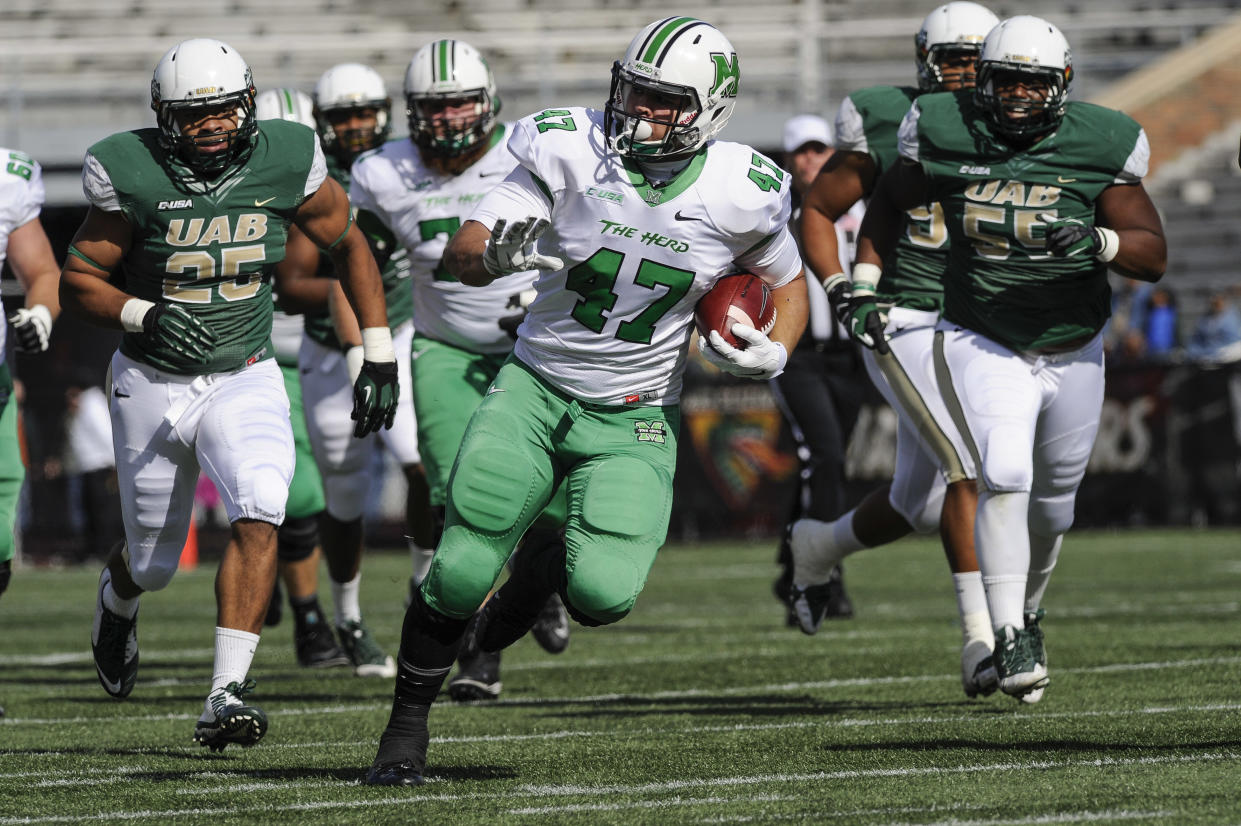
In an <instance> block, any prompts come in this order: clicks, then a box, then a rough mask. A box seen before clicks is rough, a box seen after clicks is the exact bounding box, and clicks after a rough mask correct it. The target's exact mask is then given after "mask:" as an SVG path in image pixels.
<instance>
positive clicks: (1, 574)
mask: <svg viewBox="0 0 1241 826" xmlns="http://www.w3.org/2000/svg"><path fill="white" fill-rule="evenodd" d="M12 577H13V563H12V561H10V560H8V559H6V560H4V561H3V562H0V594H3V593H4V592H5V591H6V590H7V589H8V587H9V580H10V579H12Z"/></svg>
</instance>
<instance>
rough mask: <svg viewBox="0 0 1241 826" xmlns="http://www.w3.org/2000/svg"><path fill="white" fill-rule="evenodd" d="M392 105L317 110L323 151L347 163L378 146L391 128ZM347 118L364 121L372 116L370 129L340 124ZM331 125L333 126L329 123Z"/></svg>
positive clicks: (361, 104)
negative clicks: (358, 118) (359, 117)
mask: <svg viewBox="0 0 1241 826" xmlns="http://www.w3.org/2000/svg"><path fill="white" fill-rule="evenodd" d="M391 109H392V102H391V101H390V100H389V99H387V98H383V99H378V100H363V101H358V102H356V103H354V102H351V103H349V104H348V105H346V106H340V105H338V106H330V107H327V108H324V107H320V108H318V109H316V110H315V121H316V123H317V124H318V127H319V137H320V138H321V139H322V140H323V148H324V149H325V150H327V151H328V152H330V153H332V155H334V156H335V157H336V159H337V160H339V161H340V162H342V163H350V162H352V161H353V159H354V158H356V157H357V156H358V155H361V154H362V153H363V152H367V151H369V150H371V149H374V148H375V147H377V146H381V145H382V144H383V142H384V141H386V140H387V139H388V132H389V130H390V128H391V126H390V122H391V118H390V116H389V113H390V112H391ZM350 115H355V116H361V117H363V118H366V117H367V116H368V115H373V116H374V119H375V120H374V125H372V126H364V127H347V126H344V125H342V121H343V120H344V119H346V118H348V117H349V116H350ZM333 121H335V123H333Z"/></svg>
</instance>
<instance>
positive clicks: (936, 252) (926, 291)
mask: <svg viewBox="0 0 1241 826" xmlns="http://www.w3.org/2000/svg"><path fill="white" fill-rule="evenodd" d="M919 94H920V93H919V91H918V90H917V89H915V88H911V87H907V86H871V87H868V88H866V89H860V90H858V91H856V92H853V93H852V94H850V95H849V96H848V97H846V98H845V99H844V101H843V102H842V103H841V105H840V110H839V112H838V113H837V115H836V146H837V148H838V149H847V150H853V151H856V152H866V153H868V154H869V155H870V157H871V159H872V160H873V161H874V162H875V169H876V176H877V177H878V176H879V175H882V174H883V172H884V170H886V169H888V168H889V167H891V166H892V164H894V163H897V162H898V160H899V157H900V156H899V153H898V149H897V130H898V128H899V127H900V123H901V119H902V118H904V117H905V113H906V112H908V111H909V107H910V104H911V103H912V102H913V101H914V100H916V99H917V97H918V95H919ZM947 266H948V231H947V228H946V227H945V226H944V214H943V209H942V208H941V207H940V205H939V204H938V203H932V204H931V205H930V206H920V207H915V208H914V209H911V210H909V211H908V212H907V213H906V214H905V220H904V226H903V228H902V232H901V234H900V237H899V239H898V240H897V243H896V247H895V249H894V250H893V252H892V254H891V255H890V256H889V257H888V260H886V261H885V262H884V266H883V276H882V277H881V278H880V280H879V285H878V289H877V293H878V295H879V298H880V301H882V302H883V303H884V304H885V305H890V306H889V309H888V311H887V314H888V323H887V327H886V332H887V334H888V336H890V339H889V342H888V345H889V349H890V351H891V352H890V354H889V355H886V356H880V355H878V354H876V353H875V352H874V351H873V350H871V349H869V348H863V350H862V359H863V362H864V363H865V365H866V372H867V373H868V374H869V375H870V378H871V381H872V382H873V383H874V385H875V387H876V388H878V389H879V392H880V393H882V394H883V397H884V399H885V400H887V402H888V404H890V405H891V406H892V409H893V410H895V411H896V413H897V423H898V424H897V431H896V466H895V469H894V471H893V474H892V485H891V488H890V490H889V494H888V499H889V501H890V502H891V504H892V507H893V508H895V509H896V511H897V512H898V513H900V514H901V516H903V517H904V518H905V521H907V522H908V523H909V524H910V525H911V526H913V528H914V529H915V530H917V531H918V532H920V533H928V532H931V531H935V530H937V529H938V527H939V516H940V511H941V510H942V508H943V500H944V492H945V489H946V487H947V483H948V482H955V481H958V480H961V479H968V478H973V476H974V475H975V473H976V471H975V470H974V467H973V461H972V459H971V457H970V455H969V452H968V450H967V449H966V446H965V442H964V440H963V439H962V438H961V436H960V434H959V433H958V431H957V428H956V425H955V424H954V423H953V421H952V417H951V416H950V415H949V413H948V409H947V407H945V406H944V402H943V399H942V398H941V397H940V394H939V387H938V385H937V384H936V381H935V369H934V364H933V363H932V360H931V350H932V342H933V339H934V334H935V323H936V322H937V321H939V311H940V308H941V306H942V304H943V294H944V284H943V277H944V271H945V270H946V269H947Z"/></svg>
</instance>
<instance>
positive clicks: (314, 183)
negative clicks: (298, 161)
mask: <svg viewBox="0 0 1241 826" xmlns="http://www.w3.org/2000/svg"><path fill="white" fill-rule="evenodd" d="M314 143H315V154H314V158H312V159H311V161H310V172H309V174H307V175H306V188H305V189H304V190H303V191H302V195H304V196H305V197H307V198H309V197H310V196H311V195H314V194H315V193H316V192H318V191H319V187H321V186H323V181H324V180H325V179H326V178H327V160H326V159H325V158H324V157H323V146H322V145H321V144H320V143H319V136H318V135H315V141H314Z"/></svg>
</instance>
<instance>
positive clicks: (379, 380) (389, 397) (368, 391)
mask: <svg viewBox="0 0 1241 826" xmlns="http://www.w3.org/2000/svg"><path fill="white" fill-rule="evenodd" d="M400 395H401V388H400V385H399V384H398V383H397V379H396V362H395V361H382V362H375V361H364V362H362V372H361V373H359V374H358V380H357V381H356V382H354V383H353V413H351V414H350V418H352V419H353V420H354V421H355V422H357V424H356V425H354V426H353V435H354V436H356V437H358V438H359V439H360V438H362V437H363V436H365V435H366V434H368V433H378V432H379V429H380V428H387V427H392V422H393V420H394V419H395V418H396V402H397V399H398V398H399V397H400Z"/></svg>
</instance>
